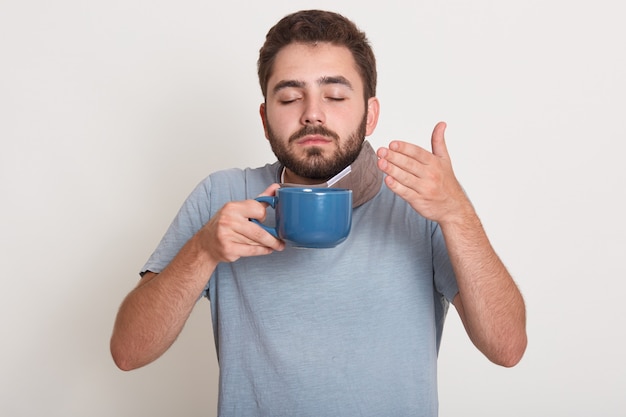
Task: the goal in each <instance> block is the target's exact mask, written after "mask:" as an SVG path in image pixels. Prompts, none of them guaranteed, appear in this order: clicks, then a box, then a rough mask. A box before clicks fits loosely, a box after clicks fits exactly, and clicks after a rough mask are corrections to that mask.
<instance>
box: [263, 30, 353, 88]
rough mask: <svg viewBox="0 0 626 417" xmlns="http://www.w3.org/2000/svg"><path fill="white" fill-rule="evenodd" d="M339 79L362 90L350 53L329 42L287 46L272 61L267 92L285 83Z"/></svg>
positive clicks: (342, 47) (344, 48) (343, 47)
mask: <svg viewBox="0 0 626 417" xmlns="http://www.w3.org/2000/svg"><path fill="white" fill-rule="evenodd" d="M335 76H342V77H344V78H346V79H347V80H348V81H350V83H351V84H352V86H353V87H354V88H355V90H357V89H358V90H359V91H362V89H363V81H362V79H361V76H360V75H359V72H358V69H357V65H356V62H355V60H354V57H353V56H352V53H351V52H350V50H349V49H348V48H347V47H345V46H337V45H333V44H330V43H326V42H324V43H318V44H314V45H313V44H303V43H291V44H289V45H287V46H285V47H283V48H282V49H281V50H280V51H279V52H278V54H277V55H276V59H275V61H274V65H273V68H272V75H271V76H270V78H269V79H268V83H267V84H268V85H267V86H268V91H272V88H273V86H274V85H276V84H277V83H279V82H283V81H286V80H295V81H302V82H304V83H307V84H308V83H314V82H316V80H319V79H320V78H323V77H335Z"/></svg>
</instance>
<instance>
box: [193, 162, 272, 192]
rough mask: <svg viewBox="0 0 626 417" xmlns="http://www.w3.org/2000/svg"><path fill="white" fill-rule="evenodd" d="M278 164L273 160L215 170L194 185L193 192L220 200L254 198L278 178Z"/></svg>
mask: <svg viewBox="0 0 626 417" xmlns="http://www.w3.org/2000/svg"><path fill="white" fill-rule="evenodd" d="M279 169H280V164H279V163H278V162H274V163H272V164H266V165H264V166H262V167H257V168H245V169H240V168H231V169H225V170H220V171H215V172H213V173H212V174H210V175H209V176H207V177H206V178H204V179H203V180H202V181H201V182H200V183H199V184H198V185H197V187H196V190H195V191H194V193H195V194H203V195H205V196H211V195H213V196H216V197H219V199H220V200H245V199H248V198H254V197H256V196H257V195H259V194H260V193H261V192H262V191H263V190H265V189H266V188H267V187H268V186H269V185H270V184H273V183H275V182H277V181H278V179H279V175H280V174H279V173H278V172H279Z"/></svg>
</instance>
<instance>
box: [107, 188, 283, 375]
mask: <svg viewBox="0 0 626 417" xmlns="http://www.w3.org/2000/svg"><path fill="white" fill-rule="evenodd" d="M276 188H278V186H277V185H272V186H271V187H270V188H268V189H267V190H265V192H264V193H263V195H272V194H273V193H274V192H275V190H276ZM264 217H265V208H264V206H263V205H262V204H261V203H259V202H256V201H254V200H247V201H241V202H234V203H228V204H226V205H225V206H224V207H223V208H222V209H221V210H220V211H219V212H218V213H217V214H216V215H215V216H214V217H213V218H212V219H211V220H210V221H209V222H208V223H207V224H206V225H205V226H204V227H203V228H202V229H200V231H198V233H196V234H195V235H194V236H193V237H192V238H191V239H190V240H189V241H188V242H187V243H186V244H185V245H184V246H183V248H182V249H181V250H180V252H179V253H178V254H177V255H176V257H175V258H174V259H173V260H172V262H171V263H170V264H169V265H168V266H167V268H165V269H164V270H163V271H162V272H161V273H160V274H155V273H153V272H148V273H146V274H145V275H144V276H143V277H142V279H141V280H140V281H139V284H138V285H137V286H136V287H135V289H133V290H132V291H131V292H130V293H129V294H128V296H127V297H126V298H125V299H124V301H123V302H122V305H121V306H120V309H119V311H118V313H117V318H116V320H115V325H114V328H113V335H112V336H111V354H112V356H113V359H114V360H115V363H116V364H117V366H118V367H119V368H120V369H123V370H131V369H136V368H139V367H141V366H144V365H147V364H148V363H150V362H152V361H154V360H155V359H157V358H158V357H160V356H161V355H162V354H163V353H164V352H165V351H166V350H167V349H168V348H169V347H170V346H171V345H172V343H174V341H175V340H176V338H177V337H178V335H179V334H180V332H181V330H182V329H183V326H184V325H185V323H186V321H187V319H188V318H189V315H190V314H191V311H192V310H193V307H194V305H195V303H196V301H197V300H198V298H199V297H200V295H201V293H202V291H203V290H204V288H205V286H206V283H207V282H208V280H209V278H210V277H211V274H212V273H213V271H214V270H215V268H216V267H217V265H218V264H219V263H220V262H233V261H235V260H237V259H239V258H240V257H242V256H258V255H267V254H269V253H271V252H273V251H274V250H282V249H283V248H284V243H283V242H281V241H280V240H278V239H275V238H274V237H272V236H271V235H270V234H269V233H267V232H265V231H264V230H263V229H262V228H260V227H259V226H258V225H255V224H254V223H252V222H250V221H248V219H249V218H256V219H261V220H262V219H264Z"/></svg>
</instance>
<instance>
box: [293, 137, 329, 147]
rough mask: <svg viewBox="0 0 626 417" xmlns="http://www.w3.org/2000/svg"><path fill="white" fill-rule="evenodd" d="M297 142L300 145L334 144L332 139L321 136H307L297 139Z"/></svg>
mask: <svg viewBox="0 0 626 417" xmlns="http://www.w3.org/2000/svg"><path fill="white" fill-rule="evenodd" d="M295 142H296V143H297V144H298V145H326V144H329V143H332V139H329V138H327V137H324V136H320V135H307V136H305V137H303V138H299V139H297V140H296V141H295Z"/></svg>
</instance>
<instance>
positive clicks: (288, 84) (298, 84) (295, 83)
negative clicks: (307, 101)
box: [272, 75, 352, 94]
mask: <svg viewBox="0 0 626 417" xmlns="http://www.w3.org/2000/svg"><path fill="white" fill-rule="evenodd" d="M317 84H318V85H320V86H321V85H330V84H340V85H343V86H346V87H348V88H349V89H350V90H352V83H350V81H348V79H347V78H346V77H344V76H342V75H335V76H324V77H321V78H319V79H318V80H317ZM304 87H306V82H304V81H299V80H284V81H280V82H278V83H277V84H276V85H275V86H274V88H273V89H272V92H273V93H274V94H276V93H278V92H279V91H280V90H283V89H285V88H304Z"/></svg>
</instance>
